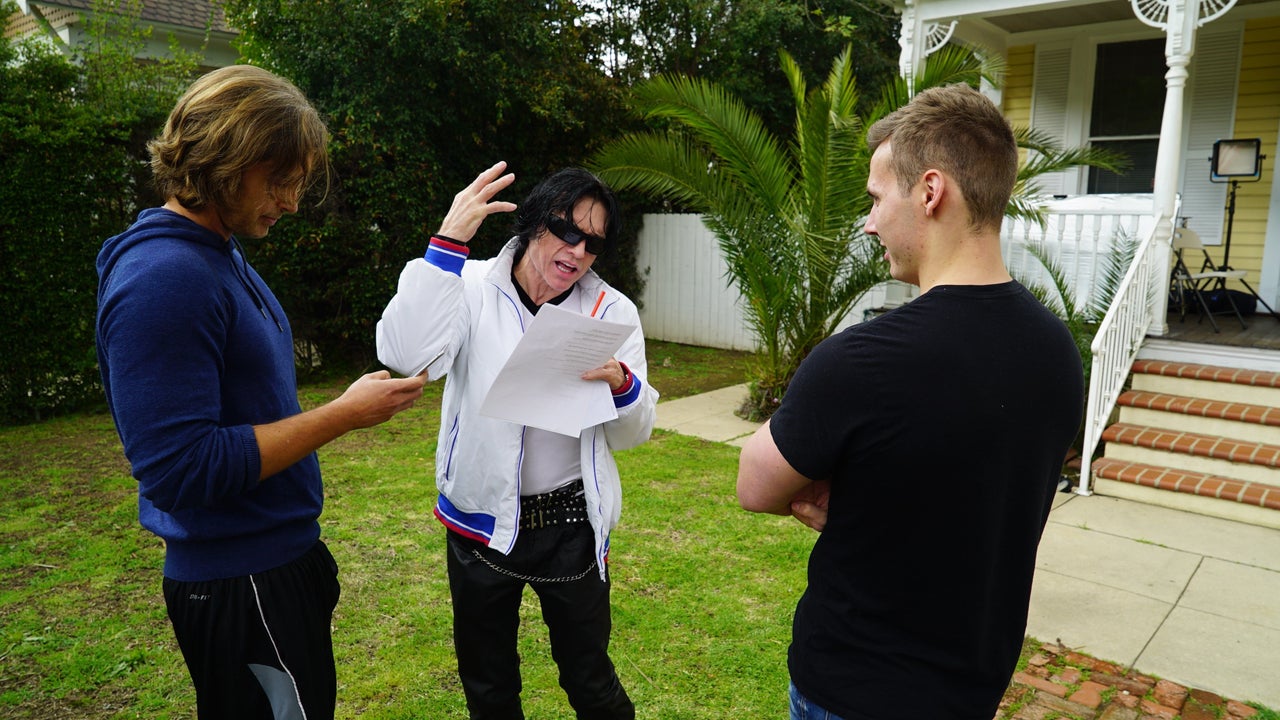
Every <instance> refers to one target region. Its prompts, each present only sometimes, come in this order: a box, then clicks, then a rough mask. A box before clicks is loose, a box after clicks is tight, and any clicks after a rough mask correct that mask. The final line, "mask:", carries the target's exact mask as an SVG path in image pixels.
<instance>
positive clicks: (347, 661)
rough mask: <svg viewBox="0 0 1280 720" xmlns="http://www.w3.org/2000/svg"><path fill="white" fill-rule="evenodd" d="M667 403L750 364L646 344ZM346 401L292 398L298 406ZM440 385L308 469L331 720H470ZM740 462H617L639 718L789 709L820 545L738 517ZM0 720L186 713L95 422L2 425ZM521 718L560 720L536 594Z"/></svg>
mask: <svg viewBox="0 0 1280 720" xmlns="http://www.w3.org/2000/svg"><path fill="white" fill-rule="evenodd" d="M649 356H650V363H651V372H650V377H651V381H652V382H653V384H654V386H655V387H658V388H659V390H661V391H663V393H664V394H663V397H664V398H672V397H680V396H684V395H689V394H692V393H694V392H697V391H699V390H703V389H713V388H715V387H723V386H725V385H730V384H735V383H738V382H742V381H743V380H744V379H745V374H744V372H745V371H744V370H743V368H744V363H745V361H746V360H747V359H748V357H749V356H746V355H744V354H742V353H719V352H717V351H708V350H706V349H705V348H690V347H687V346H680V345H673V344H669V343H652V344H651V345H650V348H649ZM342 387H343V385H342V384H336V385H328V384H324V385H313V386H307V387H306V388H304V390H303V393H302V396H303V404H304V406H311V405H314V404H317V403H320V402H323V401H325V400H327V399H329V398H332V397H334V396H336V395H337V393H339V392H340V391H341V389H342ZM439 390H440V387H439V385H435V386H431V387H430V388H429V390H428V394H427V396H426V397H425V398H424V399H423V401H422V402H420V403H419V405H418V407H417V408H415V409H413V410H411V411H409V412H407V413H404V414H402V415H401V416H398V417H397V418H395V419H394V420H392V421H391V422H389V423H387V424H385V425H382V426H379V427H377V428H374V429H371V430H365V431H361V432H357V433H354V434H351V435H348V436H347V437H344V438H341V439H339V440H338V441H336V442H334V443H332V444H330V445H329V446H327V447H326V448H324V449H323V450H322V451H321V453H320V460H321V465H322V467H323V470H324V473H325V483H326V490H327V494H328V501H327V505H326V510H325V514H324V516H323V517H322V518H321V522H322V524H323V526H324V538H325V540H326V541H327V542H328V544H329V546H330V548H331V549H332V551H333V554H334V555H335V557H337V559H338V563H339V565H340V567H341V573H340V578H341V580H342V599H341V601H340V602H339V604H338V609H337V613H336V615H335V618H334V645H335V651H336V654H337V662H338V681H339V699H338V716H339V717H341V718H353V717H357V716H359V717H361V718H367V719H369V720H381V719H388V720H389V719H392V718H405V719H407V718H419V719H421V718H430V719H434V718H462V717H465V713H464V704H463V700H462V695H461V691H460V690H459V688H458V684H457V680H456V679H455V675H454V660H453V649H452V640H451V636H450V609H449V595H448V586H447V583H446V580H445V569H444V563H443V557H444V531H443V528H442V527H441V526H440V525H439V523H437V522H436V520H435V519H434V517H432V515H431V507H432V505H433V503H434V499H435V488H434V484H433V481H432V479H431V478H432V462H433V457H434V451H435V439H436V428H437V423H438V412H437V411H438V408H439ZM737 455H738V450H737V448H734V447H731V446H727V445H722V444H719V443H710V442H704V441H701V440H696V439H693V438H689V437H684V436H680V435H675V434H670V433H664V432H661V431H659V432H655V434H654V437H653V439H652V440H651V441H650V442H649V443H647V444H646V445H643V446H641V447H639V448H636V449H634V450H630V451H627V452H623V453H619V454H618V461H619V464H620V466H621V468H622V474H623V486H624V493H625V498H624V505H623V519H622V524H621V525H620V526H619V527H618V528H617V530H615V532H614V536H613V547H612V552H611V554H610V560H611V571H612V573H613V581H614V587H613V605H614V633H613V645H612V654H613V657H614V660H615V662H616V663H617V665H618V672H619V674H620V675H621V676H622V680H623V682H624V684H625V685H626V687H627V689H628V692H629V693H630V694H631V696H632V698H633V699H634V700H635V702H636V705H637V708H638V713H639V716H640V717H642V718H655V719H656V718H661V719H662V720H668V719H671V718H723V717H742V718H764V717H778V716H781V715H782V714H784V713H785V707H786V703H785V690H786V683H787V675H786V668H785V662H784V658H785V652H786V646H787V642H788V640H789V636H790V618H791V611H792V608H793V607H794V604H795V601H796V598H797V596H798V594H799V592H800V590H801V589H802V588H803V585H804V574H803V573H804V565H805V559H806V558H807V556H808V552H809V548H810V547H811V545H812V542H813V534H812V533H811V532H810V531H808V530H806V529H805V528H803V527H801V526H800V525H799V524H797V523H795V522H792V521H787V520H784V519H782V518H775V517H762V516H758V515H751V514H748V513H745V512H743V511H741V510H740V509H738V506H737V502H736V500H735V499H734V495H733V483H734V478H735V476H736V472H737ZM0 487H3V488H4V490H5V492H4V493H3V494H0V718H41V719H44V718H83V719H85V720H99V719H105V718H147V719H153V718H154V719H162V718H192V717H194V711H193V704H194V693H193V691H192V690H191V688H190V682H189V680H188V678H187V675H186V670H185V667H184V666H183V663H182V657H181V654H180V653H179V651H178V649H177V645H176V643H175V642H174V641H173V637H172V631H171V630H170V628H169V624H168V620H167V619H166V617H165V610H164V602H163V599H162V597H161V594H160V579H161V576H160V567H161V563H162V558H163V550H162V549H161V546H160V542H159V540H157V539H156V538H155V537H154V536H152V535H150V534H149V533H147V532H146V531H144V530H142V529H141V528H140V527H139V526H138V524H137V517H136V496H135V486H134V483H133V481H132V480H131V479H130V477H129V471H128V466H127V464H126V463H125V461H124V459H123V457H122V455H121V451H120V446H119V441H118V439H117V438H116V435H115V431H114V429H113V427H112V425H111V419H110V417H109V416H108V415H106V414H103V413H96V414H86V415H79V416H75V417H69V418H60V419H56V420H52V421H49V422H45V423H40V424H37V425H29V426H23V427H16V428H3V429H0ZM522 616H523V627H522V630H521V655H522V657H523V658H524V684H525V691H524V698H525V708H526V712H527V714H528V715H529V717H531V718H539V719H544V718H545V719H554V718H571V717H573V715H572V712H571V711H570V709H569V707H568V704H567V702H566V701H565V699H564V694H563V692H562V691H561V690H560V688H559V686H558V685H557V683H556V674H555V668H554V664H553V663H552V661H551V657H550V653H549V649H548V645H547V638H546V632H545V629H544V628H543V626H542V624H541V620H540V619H539V616H538V611H537V603H536V600H535V599H534V598H533V595H532V593H526V603H525V605H524V607H523V609H522Z"/></svg>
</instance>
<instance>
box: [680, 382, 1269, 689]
mask: <svg viewBox="0 0 1280 720" xmlns="http://www.w3.org/2000/svg"><path fill="white" fill-rule="evenodd" d="M745 398H746V386H745V385H738V386H734V387H730V388H724V389H722V390H716V391H714V392H710V393H706V394H704V395H698V396H695V397H689V398H680V399H677V400H670V401H664V402H661V403H659V405H658V425H657V426H658V427H659V428H662V429H664V430H672V431H675V432H678V433H682V434H685V435H694V436H697V437H702V438H705V439H708V440H714V441H717V442H727V443H730V444H733V445H738V446H741V444H742V443H743V442H745V440H746V438H747V437H748V436H749V435H750V434H751V433H752V432H754V431H755V429H756V427H758V425H757V424H755V423H749V422H746V421H744V420H741V419H739V418H738V417H737V416H736V415H734V410H735V409H737V407H738V406H739V405H740V404H741V403H742V401H743V400H744V399H745ZM1027 634H1028V635H1031V636H1032V637H1034V638H1036V639H1038V640H1041V641H1045V642H1057V643H1059V644H1061V645H1064V646H1066V647H1068V648H1071V649H1073V650H1077V651H1079V652H1081V653H1085V654H1087V655H1091V656H1093V657H1095V658H1098V659H1101V660H1107V661H1110V662H1113V663H1115V664H1117V665H1122V666H1124V667H1126V668H1133V669H1135V670H1138V671H1141V672H1143V673H1146V674H1150V675H1155V676H1158V677H1162V678H1165V679H1167V680H1172V681H1174V682H1177V683H1181V684H1183V685H1187V686H1190V687H1194V688H1200V689H1203V690H1208V691H1211V692H1214V693H1218V694H1220V695H1223V696H1224V697H1229V698H1234V699H1237V700H1241V701H1255V702H1259V703H1262V704H1263V705H1266V706H1268V707H1270V708H1273V709H1280V530H1273V529H1268V528H1261V527H1257V526H1253V525H1244V524H1241V523H1235V522H1231V521H1227V520H1220V519H1217V518H1210V517H1204V516H1201V515H1194V514H1191V513H1187V512H1183V511H1179V510H1168V509H1165V508H1160V507H1155V506H1152V505H1145V504H1142V503H1136V502H1132V501H1128V500H1121V499H1118V498H1110V497H1103V496H1100V495H1093V496H1089V497H1082V496H1079V495H1074V494H1067V493H1061V494H1059V495H1058V497H1057V499H1056V500H1055V502H1054V507H1053V511H1052V512H1051V513H1050V516H1049V524H1048V526H1047V527H1046V529H1045V533H1044V538H1043V540H1042V541H1041V543H1040V552H1039V558H1038V560H1037V563H1036V578H1035V585H1034V587H1033V589H1032V594H1031V614H1030V617H1029V618H1028V621H1027Z"/></svg>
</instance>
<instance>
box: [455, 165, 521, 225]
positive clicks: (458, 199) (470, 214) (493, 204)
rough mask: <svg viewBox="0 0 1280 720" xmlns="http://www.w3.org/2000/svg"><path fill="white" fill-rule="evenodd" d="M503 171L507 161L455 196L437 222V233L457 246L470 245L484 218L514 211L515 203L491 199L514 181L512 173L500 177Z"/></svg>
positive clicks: (485, 172)
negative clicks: (468, 243) (438, 230)
mask: <svg viewBox="0 0 1280 720" xmlns="http://www.w3.org/2000/svg"><path fill="white" fill-rule="evenodd" d="M506 169H507V163H506V161H505V160H504V161H499V162H497V163H495V164H494V165H493V167H491V168H489V169H488V170H485V171H484V172H482V173H480V174H479V175H477V176H476V179H475V180H473V181H471V184H470V185H468V186H466V187H465V188H463V189H462V190H460V191H459V192H458V194H457V195H454V196H453V205H451V206H450V207H449V213H448V214H447V215H445V217H444V222H442V223H440V232H439V234H440V235H443V236H445V237H447V238H449V239H451V240H456V241H458V242H460V243H465V242H469V241H470V240H471V238H472V237H475V234H476V230H478V229H480V223H482V222H484V220H485V218H487V217H489V216H490V215H492V214H493V213H499V212H512V211H514V210H515V209H516V204H515V203H511V202H506V201H504V200H494V199H493V196H494V195H497V194H498V193H499V192H501V191H502V190H503V189H505V188H506V187H507V186H509V185H510V184H511V183H513V182H515V179H516V176H515V175H514V174H513V173H507V174H506V175H503V174H502V171H503V170H506Z"/></svg>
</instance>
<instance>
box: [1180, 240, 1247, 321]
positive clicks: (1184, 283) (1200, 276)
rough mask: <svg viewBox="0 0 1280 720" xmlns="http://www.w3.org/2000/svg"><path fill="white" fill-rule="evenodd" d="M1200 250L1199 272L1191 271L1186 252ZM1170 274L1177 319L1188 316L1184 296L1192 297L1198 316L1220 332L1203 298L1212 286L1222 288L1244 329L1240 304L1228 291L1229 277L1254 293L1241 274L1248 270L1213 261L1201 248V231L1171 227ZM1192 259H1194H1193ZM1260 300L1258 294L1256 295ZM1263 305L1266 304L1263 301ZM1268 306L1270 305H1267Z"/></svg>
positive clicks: (1185, 297)
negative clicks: (1221, 266)
mask: <svg viewBox="0 0 1280 720" xmlns="http://www.w3.org/2000/svg"><path fill="white" fill-rule="evenodd" d="M1197 250H1198V251H1199V252H1200V254H1201V255H1202V256H1203V258H1204V259H1203V261H1202V262H1201V264H1200V270H1199V271H1198V272H1192V271H1191V269H1190V267H1188V265H1187V262H1186V258H1184V257H1183V255H1184V254H1185V253H1188V252H1190V253H1192V254H1193V255H1194V253H1195V252H1196V251H1197ZM1173 258H1174V261H1173V277H1172V278H1171V280H1172V286H1173V288H1174V290H1175V292H1176V293H1177V299H1178V300H1177V302H1178V306H1179V319H1180V320H1186V319H1187V296H1188V295H1190V296H1191V297H1194V298H1195V300H1196V303H1197V304H1198V306H1199V312H1200V313H1201V316H1200V317H1201V318H1202V319H1203V318H1206V317H1207V318H1209V324H1210V325H1212V326H1213V331H1214V332H1220V330H1219V329H1218V323H1217V322H1216V321H1215V320H1214V319H1213V312H1212V311H1210V310H1209V303H1208V301H1206V300H1205V297H1204V294H1205V293H1206V292H1211V291H1213V290H1219V291H1221V292H1222V296H1223V297H1225V298H1226V299H1227V304H1229V305H1230V306H1231V311H1232V312H1234V313H1235V315H1236V319H1237V320H1239V321H1240V329H1241V330H1244V329H1245V328H1246V325H1245V324H1244V316H1243V315H1241V314H1240V308H1238V307H1236V301H1235V299H1234V298H1233V297H1231V293H1230V292H1227V281H1228V280H1239V281H1240V282H1241V283H1243V284H1244V286H1245V287H1247V288H1249V292H1250V293H1253V294H1254V296H1255V297H1256V296H1257V293H1254V292H1253V288H1252V287H1249V284H1248V283H1247V282H1245V280H1244V278H1245V276H1247V275H1248V274H1249V273H1248V271H1247V270H1233V269H1231V268H1229V267H1224V268H1219V267H1218V266H1216V265H1214V264H1213V258H1211V257H1209V251H1208V250H1206V249H1205V248H1204V244H1203V243H1201V242H1200V235H1199V234H1197V233H1196V231H1195V230H1192V229H1190V228H1185V227H1178V228H1174V229H1173ZM1193 262H1194V261H1193ZM1258 299H1259V300H1261V298H1258ZM1263 305H1266V303H1265V302H1264V303H1263ZM1267 309H1268V310H1270V309H1271V307H1270V306H1267Z"/></svg>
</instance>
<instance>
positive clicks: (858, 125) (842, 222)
mask: <svg viewBox="0 0 1280 720" xmlns="http://www.w3.org/2000/svg"><path fill="white" fill-rule="evenodd" d="M850 53H851V51H850V48H846V49H845V51H844V52H843V53H842V54H841V55H840V56H839V57H838V58H836V60H835V62H834V63H833V64H832V67H831V71H830V73H829V74H828V76H827V79H826V81H825V82H824V83H823V84H822V85H820V86H818V87H815V88H813V89H809V88H808V87H807V86H806V83H805V81H804V76H803V74H802V73H801V71H800V68H799V67H798V66H797V65H796V63H795V61H794V60H793V59H792V58H791V56H790V55H788V54H787V53H786V52H782V53H781V54H780V55H781V61H782V70H783V72H784V73H785V74H786V76H787V79H788V81H789V82H790V85H791V90H792V96H793V98H794V100H795V104H796V115H795V118H796V120H795V135H794V137H792V138H791V139H790V141H789V142H786V143H784V142H782V141H780V140H779V139H777V138H776V137H774V136H773V135H772V134H770V133H769V132H768V131H767V130H766V129H765V127H764V124H763V122H762V121H761V119H760V117H759V116H758V115H756V114H755V113H753V112H751V111H750V110H749V109H747V107H746V105H745V104H744V103H743V102H742V101H741V100H740V99H738V98H736V97H734V96H732V95H731V94H730V93H728V92H727V91H725V90H724V89H723V88H722V87H720V86H718V85H716V84H715V83H711V82H707V81H704V80H700V79H697V78H689V77H682V76H673V75H666V76H660V77H657V78H653V79H651V80H649V81H647V82H645V83H642V84H641V85H639V86H638V87H637V88H636V90H635V92H636V102H637V107H638V109H639V111H640V112H641V113H642V114H643V115H644V116H645V117H646V118H647V119H649V120H656V121H660V122H662V123H663V124H664V125H665V129H664V130H662V131H653V132H643V133H635V134H631V135H627V136H624V137H622V138H620V139H618V140H616V141H614V142H612V143H610V144H609V145H607V146H606V147H605V148H603V149H602V150H601V151H600V152H599V153H597V154H596V156H595V157H594V158H593V159H592V161H591V163H590V164H591V166H592V168H593V169H594V170H595V171H596V172H597V173H598V174H599V175H600V176H601V177H602V178H603V179H604V180H605V181H606V182H608V183H610V184H611V185H613V186H614V187H615V188H617V189H635V190H639V191H641V192H643V193H646V194H649V195H651V196H655V197H660V198H664V199H666V200H669V201H672V202H674V203H676V204H678V205H681V206H683V207H687V208H689V209H691V210H692V211H694V212H698V213H700V214H702V216H703V222H704V223H705V224H706V226H707V228H708V229H710V230H711V231H712V233H714V234H715V236H716V238H717V240H718V241H719V245H720V250H721V252H722V254H723V256H724V258H725V262H726V266H727V280H728V282H729V283H730V284H732V285H735V286H736V287H737V289H738V291H739V293H740V294H741V296H742V298H743V301H744V304H745V308H744V309H745V314H746V319H747V322H748V323H749V324H750V326H751V329H752V332H753V333H754V335H755V337H756V339H757V340H758V342H759V348H760V357H761V360H760V362H759V363H758V365H757V367H756V368H754V379H753V381H752V382H751V385H750V387H751V390H750V394H749V397H748V399H747V403H746V404H745V405H744V407H743V409H742V412H741V414H742V415H743V416H745V417H747V418H749V419H756V420H758V419H762V418H765V417H768V416H769V415H770V414H771V413H772V412H773V410H774V409H776V407H777V405H778V403H779V402H780V401H781V398H782V395H783V393H784V392H785V391H786V387H787V385H788V384H789V383H790V381H791V377H792V376H793V375H794V374H795V371H796V368H798V367H799V365H800V362H801V361H802V360H803V359H804V358H805V357H806V356H807V355H808V354H809V351H811V350H812V349H813V348H814V347H815V346H816V345H817V344H818V343H819V342H820V341H821V340H822V339H823V338H826V337H827V336H829V335H830V334H831V333H832V332H834V330H835V328H836V327H837V326H838V325H839V324H840V323H841V322H842V321H843V320H844V318H845V317H846V316H847V315H848V314H849V312H850V310H851V309H852V308H853V306H854V304H855V303H857V301H858V300H859V299H860V298H861V297H862V295H863V294H864V293H866V292H867V291H868V290H870V289H871V288H872V287H874V286H876V285H877V284H879V283H881V282H884V281H885V280H888V279H889V268H888V264H887V263H885V262H884V260H883V257H882V255H881V252H880V249H879V246H878V243H877V242H875V240H874V239H872V238H869V237H868V236H867V235H866V234H865V233H864V232H863V230H862V224H863V222H864V219H865V217H866V215H867V213H868V212H869V211H870V207H871V202H870V198H869V197H868V196H867V194H866V181H867V172H868V166H869V164H870V151H869V150H868V148H867V146H866V142H865V136H866V128H867V127H869V126H870V125H871V124H872V123H874V122H875V121H876V120H878V119H879V118H880V117H883V116H884V115H885V114H887V113H888V112H890V111H892V110H894V109H896V108H898V107H900V106H901V105H902V104H904V103H905V102H906V101H907V100H908V99H909V94H908V89H907V83H906V81H905V80H904V79H902V78H899V79H898V82H896V83H890V84H889V86H888V87H887V88H886V89H885V91H884V93H883V96H882V98H881V100H880V102H879V103H878V104H877V105H876V107H875V108H874V109H873V110H872V111H871V112H870V113H869V114H868V115H866V116H864V117H859V116H858V115H857V113H856V111H855V108H856V107H857V104H858V93H857V90H856V88H855V83H854V74H853V68H852V65H851V60H850ZM997 71H998V68H997V67H996V66H995V65H994V64H993V63H992V62H990V61H984V60H982V59H980V58H979V57H978V56H977V55H975V54H974V53H972V52H970V51H967V50H963V49H960V48H951V47H949V48H944V49H943V50H942V51H941V52H938V53H936V54H935V55H933V56H931V57H930V58H929V62H928V63H926V64H925V66H924V67H923V68H922V69H921V72H920V73H919V74H918V75H917V76H916V78H915V79H914V82H913V87H914V89H915V90H916V91H919V90H923V89H924V88H927V87H934V86H938V85H946V84H950V83H955V82H966V83H969V84H975V85H976V84H977V83H978V82H979V81H980V80H982V79H986V80H988V81H990V80H991V79H992V78H993V77H994V76H995V74H996V72H997ZM1032 137H1033V139H1037V140H1043V138H1035V137H1034V136H1032ZM1038 149H1040V150H1042V151H1044V152H1045V153H1046V154H1047V155H1048V156H1049V159H1048V160H1045V161H1042V162H1040V163H1039V164H1037V165H1035V166H1034V167H1039V168H1044V169H1042V170H1040V172H1045V171H1049V170H1051V169H1052V170H1057V169H1061V167H1059V166H1058V164H1056V163H1055V162H1053V156H1052V152H1051V148H1049V146H1048V145H1047V144H1044V143H1041V145H1040V147H1039V148H1038ZM1074 152H1077V151H1073V153H1074ZM1088 159H1089V157H1088V154H1087V153H1085V154H1084V155H1080V154H1078V153H1077V154H1073V155H1070V156H1068V161H1069V162H1071V163H1072V164H1076V163H1079V162H1083V161H1087V160H1088ZM1020 187H1022V188H1024V189H1026V188H1033V187H1034V185H1033V184H1031V183H1028V182H1025V181H1024V182H1023V183H1021V184H1020ZM1010 208H1011V211H1012V212H1014V213H1015V214H1019V215H1026V214H1027V213H1033V212H1034V204H1033V203H1031V202H1026V201H1024V202H1022V203H1021V204H1019V203H1014V202H1011V203H1010ZM1032 216H1034V215H1032Z"/></svg>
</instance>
